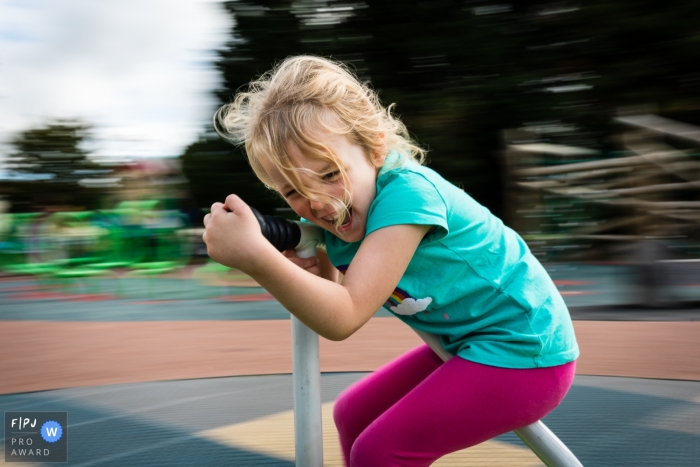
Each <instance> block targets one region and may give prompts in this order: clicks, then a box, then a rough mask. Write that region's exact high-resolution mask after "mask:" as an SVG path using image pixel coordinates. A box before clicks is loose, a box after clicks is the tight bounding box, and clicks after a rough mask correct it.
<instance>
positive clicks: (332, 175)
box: [321, 170, 340, 182]
mask: <svg viewBox="0 0 700 467" xmlns="http://www.w3.org/2000/svg"><path fill="white" fill-rule="evenodd" d="M338 175H340V170H336V171H334V172H328V173H327V174H325V175H324V176H323V177H321V178H322V179H323V181H324V182H330V181H333V180H335V179H336V178H337V177H338Z"/></svg>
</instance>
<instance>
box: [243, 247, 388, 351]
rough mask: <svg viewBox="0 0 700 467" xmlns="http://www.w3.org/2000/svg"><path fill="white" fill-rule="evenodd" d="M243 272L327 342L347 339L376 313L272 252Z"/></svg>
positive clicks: (334, 283) (332, 284)
mask: <svg viewBox="0 0 700 467" xmlns="http://www.w3.org/2000/svg"><path fill="white" fill-rule="evenodd" d="M246 272H248V274H250V276H251V277H252V278H253V279H255V280H256V281H257V282H258V283H259V284H260V285H261V286H262V287H264V288H265V289H266V290H267V291H268V292H270V293H271V294H272V295H273V296H274V297H275V298H276V299H277V300H278V301H279V302H280V303H281V304H282V305H283V306H284V307H285V308H286V309H287V310H289V312H290V313H292V314H293V315H294V316H296V317H297V318H298V319H299V320H300V321H301V322H303V323H304V324H306V325H307V326H308V327H309V328H311V329H312V330H313V331H315V332H316V333H318V334H319V335H321V336H323V337H325V338H326V339H330V340H336V341H338V340H343V339H346V338H348V337H349V336H351V335H352V334H353V333H354V332H355V331H356V330H357V329H359V328H360V327H361V326H362V325H363V324H365V323H366V322H367V321H368V320H369V319H370V318H371V317H372V316H373V315H374V312H375V311H376V309H372V308H373V307H372V306H371V305H368V304H365V303H355V300H353V297H352V296H351V294H350V291H349V290H347V289H346V288H345V287H343V286H342V285H341V284H338V283H337V282H333V281H330V280H327V279H324V278H322V277H318V276H315V275H314V274H311V273H309V272H307V271H304V270H303V269H301V268H299V267H298V266H296V265H295V264H293V263H292V262H291V261H289V260H288V259H287V258H285V257H284V256H283V255H281V254H279V253H278V252H277V251H275V250H267V251H266V252H265V253H263V255H261V257H260V258H259V261H258V262H257V265H256V268H255V269H254V270H250V271H246ZM360 302H361V300H360ZM376 308H377V309H378V308H379V305H378V306H377V307H376Z"/></svg>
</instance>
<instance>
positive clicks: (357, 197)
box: [265, 135, 383, 242]
mask: <svg viewBox="0 0 700 467" xmlns="http://www.w3.org/2000/svg"><path fill="white" fill-rule="evenodd" d="M323 143H324V144H325V145H326V146H328V147H329V148H330V149H331V150H332V151H333V152H334V153H335V154H336V155H337V158H338V163H339V164H342V167H343V168H344V170H345V173H346V176H347V181H348V186H346V184H345V183H344V181H343V177H342V176H341V173H340V170H339V168H338V167H336V166H334V165H332V163H330V162H328V161H325V160H319V159H312V158H310V157H308V156H306V155H304V154H303V153H302V152H301V151H300V150H299V148H298V147H297V146H296V145H295V144H293V143H290V144H289V145H288V150H289V157H290V158H291V159H292V161H293V162H294V165H295V166H296V167H298V168H299V169H307V170H300V171H299V173H300V177H301V180H302V183H303V184H304V187H306V188H309V189H311V190H313V191H315V192H317V193H320V196H319V197H318V199H308V198H306V197H304V196H302V195H301V194H300V193H299V192H297V190H296V189H295V188H294V187H293V186H291V185H290V183H289V182H288V181H287V179H286V178H285V177H284V176H283V175H282V173H280V171H279V170H278V169H277V168H276V167H274V166H272V165H271V164H270V165H269V166H267V167H265V169H266V172H267V174H268V175H269V176H270V178H271V179H272V180H273V182H274V184H275V188H276V189H277V191H278V192H279V193H281V194H282V195H283V196H284V198H285V199H286V200H287V203H288V204H289V206H290V207H291V208H292V209H293V210H294V212H296V213H297V214H298V215H299V216H301V217H303V218H304V219H306V220H308V221H311V222H313V223H314V224H316V225H318V226H320V227H322V228H324V229H326V230H328V231H329V232H332V233H333V234H334V235H336V236H337V237H338V238H340V239H341V240H344V241H346V242H358V241H360V240H362V239H363V238H364V237H365V232H366V228H367V217H368V214H369V208H370V205H371V204H372V202H373V201H374V198H375V196H376V190H377V187H376V183H377V174H378V173H379V168H378V167H375V166H374V165H372V163H371V162H370V159H369V156H368V155H367V152H366V151H365V149H364V148H362V147H361V146H358V145H357V144H354V143H353V142H351V141H350V140H349V139H348V137H347V136H342V135H329V136H328V137H327V138H325V140H324V141H323ZM381 162H383V160H382V161H378V164H379V165H380V166H381ZM333 198H335V199H340V200H343V201H344V202H345V207H346V209H347V211H346V217H345V220H344V221H343V223H342V224H341V225H340V226H337V225H336V221H337V219H338V217H340V215H341V213H339V212H338V208H337V207H335V206H334V204H333V203H332V202H330V201H331V200H332V199H333ZM336 204H337V203H336Z"/></svg>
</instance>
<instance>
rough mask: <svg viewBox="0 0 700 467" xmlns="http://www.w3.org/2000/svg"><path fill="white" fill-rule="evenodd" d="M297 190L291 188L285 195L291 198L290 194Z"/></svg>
mask: <svg viewBox="0 0 700 467" xmlns="http://www.w3.org/2000/svg"><path fill="white" fill-rule="evenodd" d="M296 192H297V191H296V190H289V191H288V192H287V193H285V194H284V197H285V198H289V197H290V196H292V195H293V194H294V193H296Z"/></svg>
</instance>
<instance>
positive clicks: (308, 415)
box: [291, 315, 323, 467]
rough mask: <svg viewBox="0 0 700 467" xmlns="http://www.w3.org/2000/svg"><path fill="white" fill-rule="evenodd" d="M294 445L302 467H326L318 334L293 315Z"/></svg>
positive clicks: (298, 464)
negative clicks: (324, 463) (324, 464)
mask: <svg viewBox="0 0 700 467" xmlns="http://www.w3.org/2000/svg"><path fill="white" fill-rule="evenodd" d="M291 319H292V382H293V385H294V446H295V452H296V465H297V466H298V467H322V466H323V432H322V427H321V367H320V364H319V350H318V334H316V333H315V332H313V331H312V330H311V329H309V328H308V327H306V325H304V323H302V322H301V321H299V320H298V319H297V318H296V317H295V316H293V315H292V317H291Z"/></svg>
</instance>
